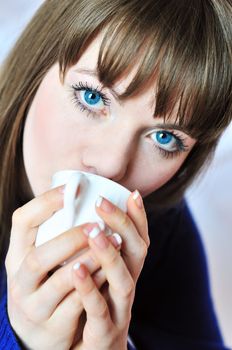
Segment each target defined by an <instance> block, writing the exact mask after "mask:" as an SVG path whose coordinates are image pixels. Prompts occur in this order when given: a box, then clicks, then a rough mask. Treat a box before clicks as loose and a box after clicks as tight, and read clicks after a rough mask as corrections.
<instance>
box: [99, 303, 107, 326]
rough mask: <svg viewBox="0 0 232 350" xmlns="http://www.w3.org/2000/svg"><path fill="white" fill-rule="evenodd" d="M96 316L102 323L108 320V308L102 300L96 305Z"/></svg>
mask: <svg viewBox="0 0 232 350" xmlns="http://www.w3.org/2000/svg"><path fill="white" fill-rule="evenodd" d="M97 316H98V317H100V318H101V319H102V320H103V321H106V320H107V319H108V306H107V304H106V303H105V302H104V301H103V300H102V302H99V303H98V311H97Z"/></svg>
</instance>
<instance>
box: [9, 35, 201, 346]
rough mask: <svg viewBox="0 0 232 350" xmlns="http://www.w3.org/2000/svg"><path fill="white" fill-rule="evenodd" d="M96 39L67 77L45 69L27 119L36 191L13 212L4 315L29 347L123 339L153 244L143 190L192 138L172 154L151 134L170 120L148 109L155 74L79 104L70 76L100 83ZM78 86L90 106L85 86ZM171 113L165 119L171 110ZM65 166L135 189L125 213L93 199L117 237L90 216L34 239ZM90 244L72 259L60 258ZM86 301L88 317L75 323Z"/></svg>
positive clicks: (161, 177)
mask: <svg viewBox="0 0 232 350" xmlns="http://www.w3.org/2000/svg"><path fill="white" fill-rule="evenodd" d="M100 43H101V37H98V38H97V39H96V40H95V41H94V42H93V43H92V44H91V45H90V47H89V48H88V49H87V50H86V52H85V53H84V54H83V55H82V57H81V59H80V60H79V62H78V63H77V64H76V65H75V66H73V67H71V68H70V69H69V70H68V72H67V75H66V78H65V81H64V84H63V83H62V82H61V81H60V79H59V71H58V65H57V64H56V65H54V66H53V67H52V68H51V69H50V70H49V71H48V73H47V74H46V76H45V77H44V79H43V81H42V83H41V85H40V87H39V89H38V91H37V93H36V95H35V97H34V100H33V103H32V105H31V107H30V109H29V111H28V115H27V119H26V124H25V129H24V138H23V154H24V163H25V169H26V173H27V176H28V179H29V182H30V184H31V188H32V190H33V193H34V194H35V198H34V199H32V200H31V201H30V202H29V203H27V204H25V205H24V206H23V207H21V208H19V209H17V210H16V211H15V213H14V215H13V220H12V230H11V242H10V247H9V251H8V254H7V258H6V269H7V275H8V314H9V319H10V321H11V324H12V327H13V328H14V330H15V332H16V334H17V335H18V337H19V338H20V339H21V341H22V343H23V344H24V346H25V347H26V348H31V349H33V350H34V349H45V348H46V349H47V350H49V349H58V350H59V349H61V350H66V349H76V350H77V349H82V350H89V349H93V348H94V349H97V350H103V349H104V350H114V349H115V350H116V349H117V350H118V349H120V350H124V349H126V348H127V333H128V328H129V324H130V314H131V307H132V304H133V300H134V292H135V286H136V282H137V279H138V277H139V274H140V272H141V269H142V266H143V263H144V259H145V257H146V254H147V248H148V246H149V236H148V229H147V219H146V213H145V210H144V207H143V203H142V197H145V196H146V195H148V194H149V193H151V192H153V191H154V190H156V189H158V188H159V187H160V186H162V185H163V184H164V183H166V182H167V181H168V180H169V179H170V178H171V177H172V176H173V175H174V174H175V173H176V171H177V170H178V169H179V167H180V166H181V164H182V163H183V162H184V160H185V159H186V157H187V155H188V153H189V152H190V150H191V148H192V147H193V146H194V143H195V140H193V139H192V138H191V137H190V136H189V135H187V134H185V133H184V132H183V131H178V135H180V136H181V138H183V139H184V142H185V148H186V149H187V150H185V151H181V152H179V153H178V154H176V155H173V156H172V157H169V158H166V157H164V156H163V154H162V153H161V152H160V150H159V148H158V147H160V144H158V143H157V140H156V138H155V135H156V132H157V130H167V129H166V128H165V126H163V128H161V126H160V124H163V120H162V118H156V119H154V118H153V111H154V105H155V100H154V88H155V82H154V84H153V85H151V86H149V87H147V89H146V90H145V91H143V92H141V94H139V95H137V96H136V97H134V98H131V99H128V100H127V101H125V102H123V103H122V101H119V100H117V99H116V98H115V93H113V92H112V91H109V90H108V89H106V88H104V89H102V91H103V92H104V94H106V95H107V97H108V98H109V99H110V106H109V105H108V106H105V105H104V104H103V103H100V104H98V105H97V106H91V110H92V112H93V111H94V113H95V114H94V118H93V117H92V116H89V112H86V111H81V110H80V109H78V106H77V105H76V104H75V103H73V101H72V100H73V97H74V91H73V90H72V85H75V84H78V83H79V82H80V81H81V82H82V84H83V85H85V84H86V82H87V83H88V85H90V86H93V87H95V88H96V87H97V86H99V85H100V83H99V82H98V81H97V78H96V76H93V74H92V73H90V71H91V72H92V71H93V70H95V68H96V63H97V57H98V51H99V45H100ZM83 70H84V71H83ZM86 70H88V72H87V71H86ZM133 73H134V72H133V71H132V72H131V73H130V74H129V75H128V76H127V77H124V78H123V79H121V80H120V81H118V82H117V85H116V86H115V87H114V91H115V92H116V93H121V92H122V91H123V90H125V88H126V86H127V85H128V83H129V82H130V80H131V78H132V76H133ZM75 94H76V95H75V96H76V97H77V98H78V99H79V101H80V100H81V98H82V100H81V101H82V105H83V104H84V105H85V107H86V105H87V104H86V101H84V99H83V96H85V95H84V92H83V91H82V92H80V91H75ZM82 108H83V107H82ZM88 108H89V106H88ZM173 113H174V114H173V116H172V118H171V120H169V122H172V121H174V120H175V119H176V118H175V111H174V112H173ZM141 116H142V117H141ZM167 131H169V132H172V131H173V129H168V130H167ZM175 145H176V144H175V143H174V146H175ZM162 147H163V146H162ZM62 169H76V170H82V171H87V172H91V173H95V174H98V175H101V176H104V177H107V178H110V179H112V180H113V181H116V182H118V183H120V184H122V185H123V186H125V187H127V188H128V189H129V190H131V191H134V190H135V189H137V190H139V192H140V194H137V195H136V196H134V195H135V194H136V192H133V193H132V195H131V196H130V198H129V200H128V203H127V213H124V212H122V211H121V210H120V209H119V208H117V207H115V206H114V205H112V203H110V202H108V201H107V200H105V199H103V201H102V204H101V206H100V207H96V211H97V213H98V214H99V216H100V217H101V218H102V219H103V220H104V222H105V223H106V224H107V225H108V226H110V227H111V229H112V231H113V232H117V233H118V234H119V235H120V237H121V238H122V242H123V243H122V244H121V243H120V242H117V240H116V239H115V237H110V238H106V237H105V235H104V232H103V231H100V230H98V231H97V232H98V234H97V235H96V228H97V227H98V225H97V224H88V223H87V224H85V225H82V226H79V227H75V228H72V229H71V230H69V231H67V232H64V233H63V234H61V235H60V236H58V237H56V238H54V239H53V240H51V241H49V242H46V243H45V244H43V245H42V246H40V247H38V248H35V246H34V242H35V237H36V233H37V229H38V226H39V225H40V224H41V223H42V222H43V221H44V220H46V219H47V218H49V217H50V216H51V215H52V214H53V213H54V211H56V210H58V209H60V208H61V207H62V205H63V192H62V191H63V188H56V189H53V190H49V187H50V182H51V176H52V175H53V173H54V172H56V171H58V170H62ZM93 229H94V231H93ZM93 232H95V235H93ZM86 247H89V249H88V250H87V251H86V252H85V253H84V254H82V255H81V256H79V257H78V258H77V259H76V260H75V261H73V262H70V263H68V264H66V265H65V266H60V265H61V264H62V262H63V261H65V260H67V259H68V258H69V257H71V256H73V255H74V254H75V253H77V252H78V251H80V250H82V249H83V248H86ZM119 250H120V252H119ZM77 262H79V264H78V265H76V263H77ZM58 266H59V268H57V267H58ZM76 267H78V268H76ZM51 271H52V272H53V273H51ZM105 281H107V282H108V284H107V285H105V289H104V291H102V290H101V292H100V291H99V289H100V287H101V286H102V285H103V283H104V282H105ZM83 309H84V310H85V311H86V314H87V321H86V322H84V323H83V324H81V314H82V312H83ZM80 329H81V331H80Z"/></svg>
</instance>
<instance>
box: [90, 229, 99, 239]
mask: <svg viewBox="0 0 232 350" xmlns="http://www.w3.org/2000/svg"><path fill="white" fill-rule="evenodd" d="M100 232H101V230H100V228H99V227H96V226H95V227H93V229H92V230H91V231H90V232H89V237H90V238H95V237H97V236H98V235H99V233H100Z"/></svg>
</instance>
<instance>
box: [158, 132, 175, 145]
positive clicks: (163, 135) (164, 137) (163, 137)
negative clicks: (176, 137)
mask: <svg viewBox="0 0 232 350" xmlns="http://www.w3.org/2000/svg"><path fill="white" fill-rule="evenodd" d="M156 137H157V141H159V142H160V143H162V144H167V143H169V142H170V141H171V139H172V135H170V134H168V133H167V132H159V133H158V134H157V136H156Z"/></svg>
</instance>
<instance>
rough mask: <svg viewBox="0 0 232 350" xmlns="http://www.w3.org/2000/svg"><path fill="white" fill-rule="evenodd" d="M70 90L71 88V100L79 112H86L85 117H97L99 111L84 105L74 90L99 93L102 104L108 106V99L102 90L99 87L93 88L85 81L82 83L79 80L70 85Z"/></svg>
mask: <svg viewBox="0 0 232 350" xmlns="http://www.w3.org/2000/svg"><path fill="white" fill-rule="evenodd" d="M72 90H73V102H74V103H75V105H77V107H78V108H79V109H80V111H81V112H87V117H92V118H97V117H99V112H95V111H93V110H92V109H90V108H89V107H88V106H86V105H84V104H83V103H82V102H81V101H80V99H79V98H78V97H77V95H76V91H91V92H94V93H97V94H99V96H100V97H101V99H102V101H103V104H104V106H109V105H110V99H109V98H108V97H107V96H106V94H104V93H103V92H102V90H101V89H99V87H96V88H94V87H93V86H91V85H88V83H87V82H86V83H85V84H83V83H82V82H81V81H80V82H79V83H78V84H74V85H72Z"/></svg>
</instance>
